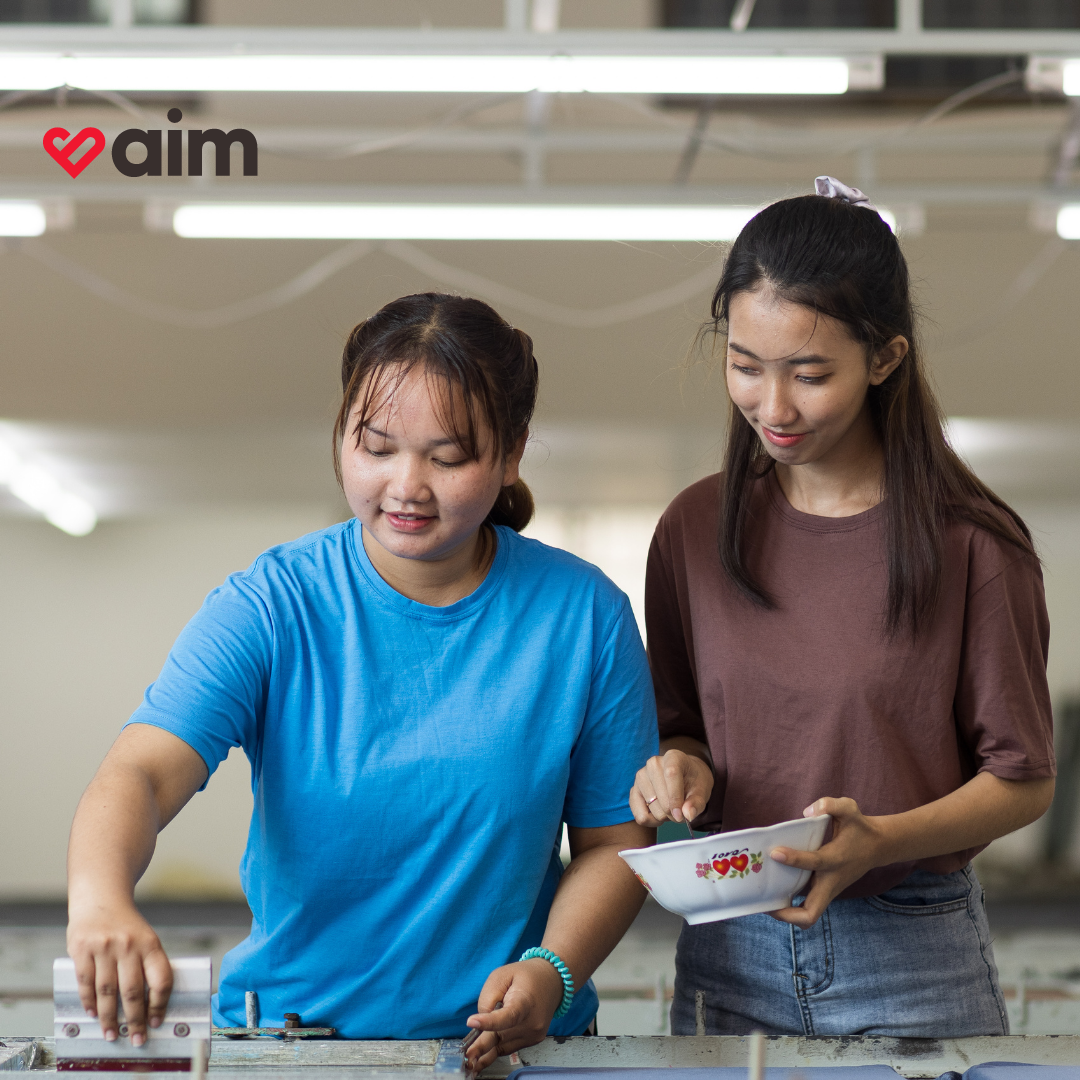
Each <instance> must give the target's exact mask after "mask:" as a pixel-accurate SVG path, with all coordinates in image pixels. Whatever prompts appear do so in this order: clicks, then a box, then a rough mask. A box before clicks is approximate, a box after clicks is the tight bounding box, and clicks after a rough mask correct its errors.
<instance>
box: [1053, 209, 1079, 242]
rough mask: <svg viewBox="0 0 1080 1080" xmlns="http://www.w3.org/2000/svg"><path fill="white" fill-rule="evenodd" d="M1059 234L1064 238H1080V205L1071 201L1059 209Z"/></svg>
mask: <svg viewBox="0 0 1080 1080" xmlns="http://www.w3.org/2000/svg"><path fill="white" fill-rule="evenodd" d="M1057 234H1058V236H1060V237H1061V239H1062V240H1080V205H1077V204H1076V203H1069V204H1066V205H1065V206H1062V207H1061V208H1060V209H1059V210H1058V212H1057Z"/></svg>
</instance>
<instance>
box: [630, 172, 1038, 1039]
mask: <svg viewBox="0 0 1080 1080" xmlns="http://www.w3.org/2000/svg"><path fill="white" fill-rule="evenodd" d="M818 188H819V194H818V195H810V196H806V197H803V198H796V199H787V200H784V201H783V202H779V203H775V204H773V205H772V206H770V207H768V208H767V209H765V210H763V211H762V212H761V213H760V214H758V215H757V216H756V217H755V218H754V219H753V220H752V221H751V222H750V223H749V224H748V225H747V226H746V228H745V229H743V231H742V233H741V234H740V236H739V238H738V239H737V240H736V241H735V243H734V245H733V247H732V249H731V254H730V256H729V258H728V262H727V264H726V266H725V269H724V273H723V277H722V278H721V280H720V283H719V285H718V286H717V290H716V295H715V297H714V299H713V308H712V310H713V319H714V329H715V330H716V331H717V332H719V333H724V334H725V335H726V338H727V342H726V344H727V348H726V359H725V371H726V379H727V386H728V391H729V396H730V398H731V416H730V423H729V430H728V443H727V452H726V460H725V466H724V471H723V473H721V474H720V475H718V476H713V477H709V478H707V479H705V480H702V481H700V482H699V483H697V484H694V485H693V486H691V487H690V488H688V489H687V490H686V491H684V492H683V493H682V494H681V495H679V496H678V498H676V499H675V501H674V502H673V503H672V504H671V506H670V507H669V508H668V510H667V511H666V512H665V514H664V516H663V518H662V519H661V521H660V524H659V525H658V527H657V530H656V536H655V538H654V540H653V544H652V549H651V551H650V554H649V565H648V574H647V581H646V598H645V608H646V623H647V628H648V639H649V656H650V661H651V664H652V672H653V681H654V684H655V689H656V702H657V709H658V713H659V721H660V738H661V756H659V757H655V758H652V759H651V760H650V761H649V763H648V765H647V766H646V767H645V768H643V769H642V770H641V771H640V772H639V773H638V776H637V781H636V783H635V786H634V789H633V790H632V792H631V796H630V801H631V807H632V809H633V811H634V815H635V817H636V819H637V820H638V821H639V822H640V823H642V824H651V825H657V824H659V823H660V822H661V821H664V820H668V819H672V820H675V821H683V820H687V821H691V820H692V821H694V822H695V823H696V825H697V827H698V828H699V829H701V828H705V829H713V830H723V831H730V830H733V829H742V828H750V827H753V826H763V825H771V824H773V823H775V822H778V821H784V820H787V819H790V818H793V817H798V816H800V815H804V814H805V815H809V814H831V815H832V817H833V826H832V835H831V839H830V840H829V841H828V842H827V843H826V844H825V845H824V846H823V847H822V848H821V849H820V851H818V852H816V853H810V852H800V851H794V850H791V849H787V848H780V849H777V850H776V851H774V852H773V853H772V857H773V858H774V859H777V860H779V861H781V862H785V863H788V864H790V865H792V866H798V867H802V868H805V869H809V870H812V871H813V872H814V876H813V878H812V879H811V882H810V886H809V891H808V892H807V894H806V896H805V897H801V898H798V899H797V900H796V902H795V904H794V905H793V906H791V907H788V908H785V909H784V910H782V911H777V912H773V913H772V915H749V916H745V917H743V918H740V919H732V920H728V921H723V922H715V923H706V924H703V925H699V926H685V927H684V928H683V933H682V937H681V938H680V941H679V947H678V954H677V972H678V974H677V978H676V990H675V1002H674V1005H673V1007H672V1031H673V1032H675V1033H676V1034H690V1033H693V1032H694V1030H695V995H696V994H697V993H699V992H703V993H704V995H705V998H704V1001H705V1016H706V1031H707V1032H708V1033H709V1034H742V1033H745V1032H747V1031H750V1030H751V1029H753V1028H756V1027H757V1028H762V1029H764V1030H765V1031H767V1032H769V1033H772V1034H800V1035H801V1034H807V1035H849V1034H885V1035H908V1036H922V1037H945V1036H963V1035H977V1034H1005V1033H1007V1032H1008V1019H1007V1016H1006V1013H1005V1006H1004V1001H1003V999H1002V995H1001V990H1000V988H999V986H998V982H997V971H996V968H995V966H994V959H993V952H992V949H991V946H990V941H989V931H988V927H987V923H986V914H985V911H984V907H983V900H982V889H981V887H980V886H979V883H978V881H977V879H976V877H975V875H974V873H973V871H972V869H971V866H970V861H971V858H972V856H973V855H975V854H976V853H977V852H978V851H980V850H981V849H982V848H983V847H984V846H985V845H986V844H988V843H989V842H990V841H991V840H993V839H995V838H997V837H999V836H1002V835H1004V834H1005V833H1008V832H1012V831H1013V830H1014V829H1017V828H1020V827H1021V826H1023V825H1026V824H1028V823H1029V822H1031V821H1034V820H1035V819H1036V818H1038V817H1039V816H1040V815H1041V814H1042V813H1043V812H1044V811H1045V810H1046V808H1047V807H1048V806H1049V804H1050V800H1051V798H1052V796H1053V787H1054V781H1053V776H1054V772H1055V769H1054V757H1053V738H1052V722H1051V713H1050V703H1049V694H1048V690H1047V685H1046V651H1047V640H1048V632H1049V631H1048V625H1047V617H1046V606H1045V602H1044V598H1043V590H1042V577H1041V574H1040V570H1039V563H1038V559H1037V558H1036V556H1035V553H1034V551H1033V548H1032V543H1031V537H1030V534H1029V532H1028V530H1027V528H1026V527H1025V526H1024V523H1023V522H1022V521H1021V519H1020V518H1019V517H1018V516H1017V515H1016V514H1015V513H1014V512H1013V511H1012V510H1011V509H1009V507H1007V506H1006V505H1005V504H1004V503H1003V502H1002V501H1001V500H1000V499H999V498H998V497H997V496H996V495H994V494H993V493H992V492H991V491H990V490H989V489H987V488H986V487H985V485H983V484H982V483H981V482H980V481H979V480H978V479H976V477H975V476H974V475H973V474H972V473H971V471H970V470H969V469H968V468H967V466H966V465H965V464H964V463H963V462H962V461H961V460H960V459H959V458H958V457H957V455H956V454H955V453H954V452H953V450H952V449H951V448H950V447H949V445H948V443H947V441H946V438H945V435H944V433H943V417H942V415H941V412H940V409H939V407H938V405H937V403H936V402H935V400H934V397H933V395H932V393H931V391H930V389H929V386H928V383H927V380H926V378H925V376H924V374H923V371H922V368H921V366H920V362H919V357H918V355H917V350H916V336H915V326H914V315H913V311H912V305H911V299H910V294H909V287H908V273H907V265H906V263H905V261H904V257H903V255H902V253H901V251H900V247H899V244H898V243H897V241H896V238H895V237H894V236H893V234H892V233H891V232H890V230H889V228H888V226H887V225H886V224H885V223H884V222H883V221H882V219H881V218H880V216H879V215H878V214H877V212H876V211H875V210H874V209H873V208H872V207H871V206H869V205H868V204H867V202H866V199H865V196H863V195H862V193H861V192H858V191H857V190H854V189H850V188H845V187H844V186H843V185H840V184H837V183H836V182H835V181H832V180H830V179H829V178H821V180H820V181H819V185H818Z"/></svg>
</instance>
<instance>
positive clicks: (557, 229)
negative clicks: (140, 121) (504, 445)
mask: <svg viewBox="0 0 1080 1080" xmlns="http://www.w3.org/2000/svg"><path fill="white" fill-rule="evenodd" d="M756 213H757V208H755V207H752V206H560V205H527V204H526V205H491V204H476V205H472V204H443V205H439V204H427V205H425V204H416V203H414V204H385V203H368V204H355V203H354V204H345V205H332V204H327V203H322V204H303V203H247V204H237V203H191V204H189V205H186V206H181V207H178V208H177V210H176V212H175V214H174V215H173V229H174V230H175V232H176V233H177V235H178V236H184V237H198V238H227V239H246V240H639V241H640V240H668V241H671V240H689V241H710V240H733V239H734V238H735V237H736V236H738V234H739V231H740V230H741V229H742V227H743V226H744V225H745V224H746V223H747V221H749V220H750V218H752V217H753V216H754V214H756Z"/></svg>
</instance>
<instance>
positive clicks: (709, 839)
mask: <svg viewBox="0 0 1080 1080" xmlns="http://www.w3.org/2000/svg"><path fill="white" fill-rule="evenodd" d="M817 818H825V819H826V820H827V822H828V821H831V820H832V815H830V814H812V815H811V816H810V817H806V818H792V819H791V820H790V821H778V822H776V824H775V825H759V826H757V827H756V828H753V829H737V830H736V831H735V832H718V833H709V834H708V835H707V836H695V837H694V839H693V840H691V839H690V838H689V837H688V838H687V839H685V840H669V841H668V842H667V843H666V844H652V845H650V846H649V847H633V848H623V850H622V851H620V852H619V854H620V855H636V854H638V853H639V852H642V851H656V850H657V849H658V848H662V849H663V850H665V851H668V850H670V849H672V848H684V847H690V845H691V844H698V845H704V846H705V847H712V846H714V845H715V844H716V842H717V841H718V840H721V838H722V843H725V844H726V843H728V841H730V840H737V839H738V838H739V837H741V836H749V835H750V834H751V833H770V832H775V831H776V830H777V829H782V828H784V827H785V826H786V825H801V824H803V823H805V822H807V821H814V820H816V819H817ZM691 825H693V822H691Z"/></svg>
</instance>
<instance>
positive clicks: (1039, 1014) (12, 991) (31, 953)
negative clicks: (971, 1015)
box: [0, 899, 1080, 1037]
mask: <svg viewBox="0 0 1080 1080" xmlns="http://www.w3.org/2000/svg"><path fill="white" fill-rule="evenodd" d="M146 910H147V915H148V917H149V918H150V919H151V922H153V924H154V925H155V926H156V927H157V928H158V932H159V933H160V934H161V937H162V941H163V943H164V945H165V948H166V950H167V951H169V952H170V953H172V954H173V955H180V956H184V955H187V956H192V955H201V956H205V955H210V956H211V957H213V961H214V970H215V972H216V971H217V968H218V964H219V963H220V960H221V957H222V956H223V955H224V954H225V953H226V952H227V951H228V950H229V949H230V948H232V947H233V946H234V945H235V944H236V943H237V942H239V941H240V940H241V939H242V938H243V937H244V936H245V934H246V931H247V913H246V910H245V909H244V907H243V906H242V905H231V904H209V905H203V904H156V905H149V906H148V907H147V909H146ZM63 920H64V909H63V906H62V905H6V906H5V905H0V1037H2V1036H4V1035H51V1034H52V962H53V959H54V958H55V957H57V956H63V955H65V947H64V929H63ZM990 920H991V926H992V928H993V929H994V937H995V940H994V950H995V953H996V955H997V962H998V968H999V970H1000V972H1001V981H1002V988H1003V990H1004V992H1005V997H1006V1002H1007V1004H1008V1008H1009V1016H1010V1020H1011V1023H1012V1030H1013V1033H1014V1034H1080V903H1077V902H1074V901H1057V902H1055V903H1051V904H1042V905H1040V904H1022V905H1019V904H998V905H994V904H991V905H990ZM681 926H682V920H681V919H680V918H678V917H677V916H675V915H672V914H670V913H669V912H667V911H664V909H663V908H661V907H660V906H659V905H657V904H656V903H654V902H653V901H652V900H651V899H650V900H649V901H648V903H647V904H646V906H645V907H644V909H643V910H642V912H641V914H640V915H639V916H638V918H637V920H636V921H635V923H634V925H633V926H632V927H631V928H630V930H629V931H628V933H627V934H626V936H625V937H624V938H623V940H622V941H621V942H620V943H619V945H618V946H616V948H615V951H614V952H613V953H612V954H611V956H610V957H608V959H607V960H606V961H605V962H604V963H603V964H602V965H601V966H600V969H599V970H598V971H597V973H596V975H595V977H594V978H595V982H596V986H597V989H598V990H599V992H600V1013H599V1016H598V1020H597V1023H598V1026H599V1029H600V1032H601V1033H602V1034H604V1035H662V1034H667V1033H668V1018H667V1013H668V1008H669V1006H670V998H671V991H672V986H673V984H674V979H675V942H676V940H677V939H678V936H679V930H680V928H681Z"/></svg>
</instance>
